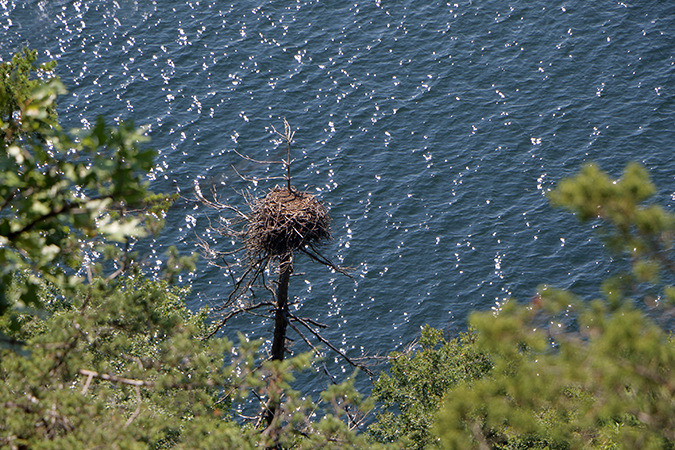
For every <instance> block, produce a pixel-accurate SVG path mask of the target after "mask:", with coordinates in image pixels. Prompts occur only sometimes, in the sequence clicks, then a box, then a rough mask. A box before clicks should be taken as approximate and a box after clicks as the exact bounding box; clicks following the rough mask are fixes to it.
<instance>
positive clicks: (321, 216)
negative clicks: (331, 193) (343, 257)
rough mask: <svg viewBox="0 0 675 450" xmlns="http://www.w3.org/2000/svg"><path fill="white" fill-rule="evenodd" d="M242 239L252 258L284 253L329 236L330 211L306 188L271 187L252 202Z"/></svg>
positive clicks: (282, 254)
mask: <svg viewBox="0 0 675 450" xmlns="http://www.w3.org/2000/svg"><path fill="white" fill-rule="evenodd" d="M251 210H252V211H251V214H250V215H249V221H248V224H247V226H246V229H245V230H244V231H245V233H244V235H245V236H244V243H245V245H246V249H247V250H248V254H249V256H250V257H251V258H253V259H257V258H258V257H260V256H262V255H269V256H284V255H287V254H288V253H290V252H293V251H294V250H298V249H301V248H303V247H305V246H306V245H308V244H312V243H318V242H319V241H321V240H326V239H330V237H331V236H330V220H331V219H330V215H329V214H328V211H327V210H326V207H325V206H324V205H323V204H322V203H321V202H320V201H319V200H317V199H316V198H315V197H314V196H313V195H312V194H310V193H308V192H299V191H296V190H295V189H292V190H291V191H290V192H289V190H288V189H286V188H281V187H279V186H276V187H274V188H273V189H272V190H271V191H270V192H269V193H268V194H267V196H265V198H262V199H256V200H254V201H253V202H252V204H251Z"/></svg>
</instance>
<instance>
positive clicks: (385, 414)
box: [368, 326, 491, 449]
mask: <svg viewBox="0 0 675 450" xmlns="http://www.w3.org/2000/svg"><path fill="white" fill-rule="evenodd" d="M475 339H476V335H475V333H473V332H472V331H470V332H468V333H464V334H462V335H461V336H460V337H459V338H458V339H453V340H451V341H447V340H445V338H444V337H443V333H442V331H440V330H435V329H433V328H431V327H429V326H425V327H424V328H423V329H422V334H421V337H420V339H419V341H418V342H417V344H416V345H415V346H414V347H412V348H411V349H410V350H408V351H406V352H404V353H399V352H393V353H391V354H390V355H389V361H390V366H389V373H388V374H387V373H383V374H381V375H380V377H379V379H378V380H377V381H376V382H375V383H374V387H373V397H374V398H375V399H376V400H377V401H379V402H381V403H382V411H381V412H379V413H378V415H377V421H376V422H375V423H374V424H372V425H371V426H370V427H369V428H368V431H369V432H370V433H371V435H372V436H373V437H374V438H375V439H376V440H377V441H379V442H397V441H401V443H402V444H403V446H404V447H405V448H414V449H422V448H425V447H428V446H435V445H437V439H436V438H435V436H434V435H433V433H432V432H431V426H432V424H433V421H434V416H435V414H436V412H437V410H438V409H439V407H440V405H441V399H442V398H443V396H444V395H445V393H446V392H447V391H448V389H450V388H452V387H454V386H457V385H459V384H463V383H469V384H470V383H471V382H473V380H477V379H480V378H482V377H483V376H485V375H486V374H487V373H489V371H490V368H491V362H490V360H489V358H488V357H487V356H485V354H483V353H480V352H479V351H477V350H476V348H475V345H474V343H475ZM413 350H414V351H413Z"/></svg>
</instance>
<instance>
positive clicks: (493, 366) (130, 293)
mask: <svg viewBox="0 0 675 450" xmlns="http://www.w3.org/2000/svg"><path fill="white" fill-rule="evenodd" d="M54 69H55V65H54V63H53V62H52V63H47V64H38V63H37V55H36V52H35V51H31V50H25V51H24V52H23V53H20V54H16V55H14V57H13V58H12V59H11V61H7V62H3V63H1V65H0V148H1V149H0V333H1V334H0V380H1V381H2V382H1V383H0V417H3V421H2V423H0V448H8V449H63V448H72V449H79V448H82V449H85V448H88V449H89V448H106V449H109V448H114V449H229V448H232V449H235V448H236V449H246V448H283V449H315V448H326V449H330V448H334V449H347V448H364V449H365V448H369V449H370V448H373V449H378V448H382V449H384V448H392V449H398V448H407V449H423V448H431V449H433V448H443V449H480V450H486V449H499V450H516V449H551V450H552V449H577V448H579V449H582V448H583V449H635V448H640V449H670V448H673V447H675V431H673V430H675V403H673V401H672V399H673V398H674V397H675V370H673V369H674V368H675V345H674V343H673V339H672V336H671V332H670V330H672V326H673V320H674V318H675V287H674V286H673V283H674V282H675V258H674V256H675V255H674V253H673V252H674V250H675V215H674V214H673V213H672V212H670V211H668V210H666V209H665V208H663V207H661V206H660V205H659V201H658V199H655V198H654V196H655V193H656V187H655V186H654V184H653V183H652V182H651V180H650V178H649V173H648V171H647V170H646V169H645V168H644V167H642V166H641V165H639V164H629V165H628V166H627V167H626V168H625V170H624V172H623V174H622V175H621V176H620V177H619V178H617V179H615V178H612V177H611V176H610V175H609V174H608V173H606V172H604V171H602V170H601V169H600V168H599V167H597V166H596V165H593V164H588V165H585V166H583V167H582V168H581V169H580V171H579V173H578V174H577V175H575V176H573V177H570V178H567V179H564V180H562V181H561V182H560V183H559V184H558V185H557V187H556V188H555V189H554V190H552V191H551V192H549V194H548V195H549V199H550V202H551V204H552V206H553V207H558V208H564V209H566V210H568V211H569V212H571V213H572V214H574V215H576V216H577V218H578V219H579V220H580V221H581V222H583V223H587V224H588V225H589V226H592V227H593V228H595V229H597V230H598V239H602V240H603V242H604V243H605V246H606V248H607V251H609V252H612V254H613V256H614V257H615V258H616V259H619V260H621V261H624V262H625V263H626V267H627V268H628V269H627V270H626V271H625V272H623V273H620V274H618V275H615V276H613V277H611V278H608V279H605V280H597V285H598V296H597V298H595V299H587V298H579V297H577V296H575V295H574V293H572V292H568V291H565V290H559V289H556V288H555V287H553V286H548V285H544V284H542V285H541V286H540V287H539V289H538V291H537V293H536V295H534V297H532V299H531V300H530V301H529V302H527V303H519V302H518V301H517V300H515V299H513V300H509V301H508V302H506V303H505V304H504V305H503V306H502V308H501V310H499V311H488V312H475V313H474V314H472V315H471V317H470V319H469V324H468V325H469V327H468V330H467V331H466V332H465V333H461V334H460V335H459V336H456V337H454V338H452V339H449V337H447V336H444V334H443V332H442V331H440V330H435V329H433V328H431V327H425V328H424V329H423V330H422V331H421V334H420V336H418V337H417V338H416V339H415V340H414V341H413V342H412V343H411V344H410V345H409V347H408V348H407V349H406V350H405V351H403V352H393V353H391V354H389V355H387V357H385V358H383V359H384V363H383V365H381V366H380V367H379V368H380V369H381V370H380V372H379V374H377V375H375V376H373V377H371V380H372V386H373V388H372V392H371V395H370V397H366V396H364V395H363V394H362V393H360V392H358V391H357V389H355V387H354V381H355V378H356V377H362V376H366V374H365V373H364V371H361V372H359V371H358V370H356V371H355V372H354V373H352V374H350V375H347V376H345V377H343V378H342V379H340V380H337V381H335V382H334V383H329V384H328V385H327V388H326V390H325V391H323V392H322V393H321V394H320V396H319V397H318V398H312V397H311V396H310V395H309V394H308V393H305V392H301V391H298V390H297V389H296V386H295V384H294V379H295V375H296V374H298V373H300V372H302V371H317V370H320V367H321V365H322V360H321V358H322V356H321V355H323V353H321V351H320V349H317V348H314V347H311V348H310V351H308V352H307V353H296V354H292V355H291V354H288V355H287V354H284V353H283V342H281V343H277V348H276V350H275V352H276V353H275V354H276V355H277V357H274V358H273V357H270V355H269V354H268V351H266V350H265V348H264V346H263V345H262V344H263V343H262V342H261V341H255V342H252V341H249V340H248V339H246V338H245V337H244V336H243V335H242V334H240V335H239V340H238V342H232V341H230V340H229V339H227V338H225V337H221V335H220V334H217V333H215V332H214V329H216V328H217V327H220V326H223V325H222V324H221V323H220V322H219V321H214V319H213V317H214V316H213V311H212V310H209V309H204V310H201V311H190V310H189V309H188V308H187V307H186V304H185V297H186V295H187V294H188V290H187V289H186V288H185V287H181V286H178V285H176V284H175V280H176V278H177V276H178V275H179V274H180V273H181V272H182V271H191V270H194V267H195V266H194V264H195V257H194V256H184V255H180V254H179V253H178V252H177V251H176V249H175V248H172V249H170V250H169V252H168V254H167V256H166V264H165V265H164V270H163V271H162V272H161V274H159V275H158V276H157V277H149V276H148V275H146V274H145V273H144V267H143V255H140V254H138V253H136V252H133V251H132V248H133V244H134V243H135V242H136V241H138V240H141V239H144V238H146V237H149V236H153V235H157V234H158V233H161V232H162V231H161V229H162V225H163V220H164V218H165V217H166V215H167V214H170V210H169V208H170V206H171V204H172V203H173V202H175V201H177V199H178V198H177V196H175V195H170V194H154V193H151V192H150V191H149V186H148V183H147V181H146V175H147V173H148V171H149V170H151V168H152V167H153V158H154V157H155V153H154V152H153V151H152V150H149V149H147V148H146V147H145V145H144V143H145V141H146V140H147V138H146V137H145V135H144V134H143V132H142V130H139V129H136V128H135V127H134V126H133V124H129V123H120V124H119V125H117V126H115V127H111V126H109V125H107V124H106V122H105V120H104V119H103V118H100V119H99V120H98V121H97V123H96V125H95V126H93V127H92V128H91V129H90V130H79V131H76V132H65V131H63V130H62V129H61V127H60V125H59V120H58V116H57V113H56V100H57V99H58V96H59V95H63V94H64V93H65V88H64V86H63V84H62V83H61V82H60V81H59V79H58V77H57V76H56V75H55V73H54ZM285 135H286V136H292V134H290V128H289V129H288V130H287V131H286V133H285ZM291 140H292V138H289V139H287V143H288V145H289V152H288V159H287V160H286V162H285V165H284V168H285V169H286V170H287V175H286V177H285V178H284V179H286V181H287V183H288V184H287V190H286V191H285V192H286V193H287V194H285V195H287V196H288V195H290V193H292V190H291V185H290V162H291V157H290V141H291ZM271 192H273V193H274V192H276V191H271ZM294 195H295V196H296V197H297V196H298V195H299V194H294ZM296 197H294V201H296V202H297V203H298V204H299V200H298V199H297V198H296ZM298 198H299V197H298ZM303 198H304V197H303ZM310 200H311V199H310ZM270 201H271V200H270ZM308 201H309V200H308ZM268 203H269V202H268ZM255 204H259V203H255ZM275 205H276V206H278V205H277V204H276V203H274V205H272V206H275ZM312 205H313V207H314V209H315V210H316V211H318V213H320V214H319V216H320V218H322V220H323V216H321V214H323V213H324V211H323V209H322V207H321V205H319V204H318V203H316V204H314V203H312ZM282 206H283V205H282ZM282 209H283V208H282ZM286 209H288V208H286ZM275 211H276V210H275ZM284 211H286V210H284ZM298 211H299V212H302V211H304V209H302V208H300V207H299V206H298V207H297V208H295V209H293V211H292V214H291V213H288V211H286V213H285V214H286V215H285V216H284V217H285V219H288V217H290V216H289V214H290V215H293V220H295V219H294V218H295V214H296V213H298V214H299V212H298ZM268 215H269V214H268ZM266 217H267V216H266ZM284 223H290V224H291V225H289V227H287V230H286V231H287V232H288V233H287V234H285V235H284V239H286V242H291V236H294V235H293V229H294V225H293V224H294V223H295V222H293V221H292V220H290V219H289V220H285V221H284ZM303 226H305V225H303ZM272 228H274V227H272ZM318 233H319V234H318V235H317V236H318V237H320V238H324V237H326V236H328V235H329V229H328V219H326V220H324V221H323V222H321V228H320V229H319V231H318ZM265 236H266V235H265ZM301 237H302V236H301ZM294 239H295V238H294ZM293 242H295V241H293ZM297 242H298V243H299V244H298V245H295V244H293V245H294V247H293V250H297V251H298V252H300V251H302V250H304V249H306V247H305V246H304V245H305V243H306V242H308V241H305V240H304V238H303V239H299V240H297ZM273 248H277V247H273ZM94 254H96V255H98V256H99V257H98V258H97V259H95V260H93V258H91V255H94ZM280 254H282V256H284V258H285V257H286V256H288V255H287V254H288V251H287V250H286V249H285V248H284V251H281V253H280ZM316 254H317V255H319V256H317V258H318V259H319V262H322V263H323V264H325V265H328V266H329V267H330V261H329V260H328V259H325V258H323V257H322V256H321V255H320V254H319V253H316ZM282 259H283V258H282ZM533 263H534V264H536V261H535V262H533ZM338 269H339V268H338ZM280 270H281V269H279V270H277V272H279V271H280ZM281 275H283V271H281ZM280 279H281V280H283V276H282V277H281V278H280ZM251 287H252V286H251ZM277 287H278V285H275V284H274V283H272V284H269V285H267V288H268V289H269V290H271V291H272V292H271V294H276V291H275V289H277ZM286 288H287V286H286ZM267 306H268V307H270V308H272V311H273V312H277V313H279V314H280V316H279V317H281V319H280V320H282V319H284V317H287V315H288V314H289V313H288V311H287V310H286V309H281V308H280V307H278V305H277V307H276V308H277V310H274V308H275V306H274V304H270V305H267ZM240 307H241V308H243V307H245V305H243V306H240ZM303 320H307V319H303ZM284 323H288V324H293V323H294V322H293V321H291V320H287V322H284ZM320 325H321V324H316V323H313V322H311V321H308V322H307V323H306V324H305V326H306V328H308V329H314V328H316V329H318V328H319V327H320ZM285 332H286V331H284V333H285ZM292 332H295V333H297V336H296V335H294V338H297V337H298V336H300V339H302V338H303V336H304V335H301V333H300V331H299V330H298V328H296V327H295V325H291V329H290V330H288V333H289V334H291V333H292ZM284 336H285V335H284ZM411 338H412V337H411ZM305 342H308V340H307V339H305ZM325 344H326V345H328V344H329V343H325ZM268 405H273V408H269V407H268Z"/></svg>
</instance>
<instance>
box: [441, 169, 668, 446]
mask: <svg viewBox="0 0 675 450" xmlns="http://www.w3.org/2000/svg"><path fill="white" fill-rule="evenodd" d="M654 192H655V188H654V185H653V184H652V183H651V181H650V180H649V176H648V174H647V171H646V170H645V169H644V168H643V167H641V166H639V165H637V164H630V165H628V166H627V167H626V169H625V171H624V173H623V175H622V177H621V178H620V179H618V180H612V179H611V178H610V177H609V175H608V174H607V173H605V172H603V171H601V170H599V169H598V168H597V167H596V166H594V165H587V166H585V167H584V168H583V169H582V170H581V172H580V173H579V174H578V175H576V176H575V177H572V178H569V179H566V180H564V181H562V182H561V183H560V184H559V186H558V187H557V188H556V189H555V190H554V191H553V192H552V193H551V200H552V202H553V203H554V204H555V205H558V206H562V207H564V208H567V209H569V210H571V211H572V212H574V213H575V214H576V215H577V216H578V217H579V219H580V220H581V221H583V222H586V221H594V222H595V223H596V225H600V226H601V233H602V236H603V239H604V240H605V242H607V243H608V246H609V247H610V248H611V249H612V250H614V251H615V252H617V253H618V254H620V255H623V256H625V257H627V259H628V261H629V262H630V267H631V270H630V271H629V272H628V273H623V274H621V275H619V276H616V277H614V278H612V279H610V280H608V281H606V282H604V283H603V284H602V294H603V295H602V296H601V297H600V298H598V299H596V300H593V301H592V302H587V301H582V300H580V299H578V298H576V297H575V296H574V295H572V294H571V293H569V292H565V291H560V290H556V289H553V288H551V287H547V286H542V287H541V288H540V296H537V297H535V299H534V300H533V302H532V303H530V304H529V305H519V304H517V303H516V302H515V301H509V302H508V303H507V304H506V305H505V307H504V308H503V310H501V311H500V312H499V314H496V315H495V314H493V313H492V312H488V313H475V314H473V315H472V316H471V319H470V323H471V325H472V327H475V329H476V332H477V336H478V339H477V341H476V346H477V348H478V349H479V350H480V351H482V352H485V353H486V354H489V355H490V356H491V359H492V361H493V364H494V368H493V370H492V372H491V375H490V376H489V377H485V378H483V379H481V380H478V381H476V382H475V383H473V384H471V385H468V384H462V385H458V386H456V387H454V388H453V389H451V390H450V391H448V393H447V394H446V397H445V400H444V405H443V407H442V409H441V411H440V413H439V415H438V417H437V421H436V432H437V433H438V435H439V436H440V438H441V442H442V444H443V446H444V447H445V448H449V449H469V448H472V449H473V448H479V449H488V448H495V449H498V448H502V449H516V448H518V449H521V448H523V449H524V448H540V449H548V448H550V449H558V448H560V449H577V448H578V449H582V448H583V449H588V448H598V449H610V448H611V449H635V448H640V449H669V448H673V446H675V433H674V432H673V430H675V404H673V401H672V399H673V397H674V394H675V375H674V374H675V371H673V368H674V367H675V346H674V345H673V342H672V340H671V337H670V334H669V333H668V332H667V331H665V329H664V327H663V325H667V322H666V321H665V320H666V319H667V318H668V317H671V316H672V314H673V312H674V311H675V310H674V309H673V303H674V302H673V299H674V296H673V294H672V293H673V288H672V286H671V285H670V284H669V281H670V280H672V279H673V276H674V275H675V272H673V270H672V268H673V267H674V266H673V237H674V236H675V234H674V233H673V231H674V228H673V227H674V224H675V220H674V219H675V216H674V215H673V214H672V213H670V212H668V211H666V210H665V209H663V208H662V207H661V206H659V205H658V204H654V203H645V202H646V201H648V200H649V199H650V197H651V196H652V195H653V194H654ZM643 303H644V304H643ZM645 304H646V305H647V307H645ZM648 308H651V309H648Z"/></svg>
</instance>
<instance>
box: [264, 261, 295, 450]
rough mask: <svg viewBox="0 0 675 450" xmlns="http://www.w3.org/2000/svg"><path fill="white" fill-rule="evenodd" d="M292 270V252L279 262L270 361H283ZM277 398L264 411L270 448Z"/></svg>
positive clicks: (276, 433) (275, 435)
mask: <svg viewBox="0 0 675 450" xmlns="http://www.w3.org/2000/svg"><path fill="white" fill-rule="evenodd" d="M292 272H293V254H292V253H289V254H288V255H286V256H285V257H284V258H283V259H282V260H281V263H280V264H279V286H278V287H277V304H276V311H275V314H274V340H273V341H272V361H283V359H284V355H285V353H286V327H287V325H288V282H289V280H290V278H291V273H292ZM278 402H279V400H272V399H270V401H268V403H267V405H266V411H265V422H266V423H267V429H266V430H265V434H267V435H269V436H270V437H272V439H273V442H274V445H273V446H272V447H268V448H270V449H278V448H281V447H279V443H278V442H279V441H278V440H279V430H277V429H275V428H274V418H275V417H276V415H277V408H278V406H279V404H278Z"/></svg>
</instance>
